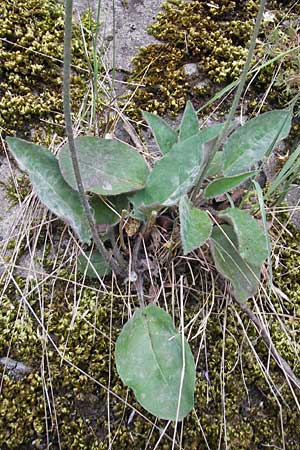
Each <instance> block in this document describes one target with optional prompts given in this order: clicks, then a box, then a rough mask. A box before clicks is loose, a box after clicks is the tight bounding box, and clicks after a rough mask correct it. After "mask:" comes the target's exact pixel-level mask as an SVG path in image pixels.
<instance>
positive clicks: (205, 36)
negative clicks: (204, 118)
mask: <svg viewBox="0 0 300 450" xmlns="http://www.w3.org/2000/svg"><path fill="white" fill-rule="evenodd" d="M292 5H293V6H294V2H292V1H290V2H286V1H284V2H283V1H282V2H281V1H272V2H269V3H268V11H271V12H272V13H273V14H274V23H271V24H270V23H269V22H267V21H266V22H264V24H263V27H262V31H261V36H260V40H259V41H258V45H257V48H256V56H255V58H254V60H253V63H259V62H260V61H261V58H262V57H263V56H264V55H266V54H269V55H270V57H272V56H274V54H275V53H276V54H278V53H280V52H281V51H283V50H285V49H286V46H292V45H295V40H297V39H298V30H297V27H296V26H294V27H293V25H291V26H290V27H289V29H285V28H284V26H283V28H277V35H278V34H279V36H280V39H276V36H277V35H276V36H274V34H275V33H276V31H275V32H274V31H272V30H273V29H274V28H275V24H278V23H279V22H280V21H283V20H286V18H287V17H286V16H285V14H286V13H287V12H289V15H288V17H289V18H290V20H291V21H293V20H297V17H298V16H299V12H300V7H299V6H294V7H293V9H292V11H290V10H289V8H290V7H291V6H292ZM162 6H163V12H161V13H159V14H158V16H157V18H156V21H155V23H154V24H153V25H152V26H151V27H150V29H149V33H150V34H152V35H153V36H154V37H155V38H157V39H158V40H160V41H161V42H162V43H161V44H160V43H159V44H152V45H149V46H147V47H144V48H142V49H141V50H140V51H139V52H138V54H137V55H136V56H135V58H134V59H133V63H134V70H133V73H132V75H131V77H130V80H131V81H135V82H136V83H140V84H141V85H142V87H140V88H139V89H137V90H136V92H135V94H134V96H133V101H132V103H131V105H130V107H129V109H128V113H129V114H132V115H133V116H137V112H136V111H137V110H138V109H142V110H148V111H156V112H157V113H158V114H166V113H168V114H171V115H176V114H177V113H178V112H179V111H180V110H182V109H183V106H184V104H185V102H186V100H187V99H188V98H189V99H192V101H193V104H194V105H195V107H196V108H197V107H198V106H199V107H200V106H202V105H203V104H204V103H205V101H206V100H207V99H208V98H209V97H210V96H212V95H213V93H214V92H215V91H217V90H220V89H221V88H222V87H223V86H224V84H225V83H226V84H227V83H228V82H230V81H233V80H235V79H237V78H238V76H239V74H240V71H241V69H242V67H243V65H244V62H245V58H246V54H247V48H248V44H249V39H250V36H251V32H252V28H253V22H254V18H255V17H256V14H257V10H258V1H257V0H253V1H247V2H238V1H230V0H226V1H224V0H216V1H214V2H206V1H203V0H193V1H191V2H185V1H183V0H178V1H176V2H174V1H169V2H165V3H164V4H163V5H162ZM291 28H293V29H294V34H293V36H291V31H290V29H291ZM190 62H195V63H197V64H198V68H199V75H198V76H197V78H198V80H194V82H192V83H190V82H189V80H188V79H187V77H186V75H185V73H184V65H185V64H186V63H190ZM278 64H279V62H278V63H274V64H273V65H271V66H269V67H268V68H267V69H265V70H264V71H262V72H261V73H260V75H259V77H257V78H256V80H255V86H253V85H252V87H251V89H252V90H251V92H252V93H251V92H250V95H249V96H248V99H247V107H248V110H247V112H248V113H249V111H252V110H253V109H255V107H256V106H257V102H258V99H259V98H260V97H261V95H262V93H264V92H265V91H266V89H267V87H268V86H269V85H270V83H271V80H272V77H273V74H274V71H275V70H276V68H277V65H278ZM298 68H299V61H298V54H296V53H294V54H293V56H290V57H288V58H286V59H285V60H284V63H283V65H282V67H281V70H280V72H279V75H278V78H277V81H276V83H275V86H274V89H273V90H272V92H271V94H270V95H269V97H268V100H269V101H270V102H276V104H277V107H278V105H283V104H284V103H285V102H286V101H287V100H288V99H290V98H291V95H293V94H295V92H296V90H297V87H298V82H299V77H298V75H297V74H298ZM203 80H206V81H205V83H202V82H201V81H203ZM289 80H290V81H289ZM207 81H208V82H207ZM284 84H285V88H283V85H284Z"/></svg>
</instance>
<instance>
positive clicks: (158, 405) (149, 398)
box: [116, 304, 196, 420]
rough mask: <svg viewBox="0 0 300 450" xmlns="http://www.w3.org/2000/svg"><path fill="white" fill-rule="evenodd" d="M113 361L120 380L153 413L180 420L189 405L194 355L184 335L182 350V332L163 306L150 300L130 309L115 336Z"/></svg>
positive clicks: (191, 404)
mask: <svg viewBox="0 0 300 450" xmlns="http://www.w3.org/2000/svg"><path fill="white" fill-rule="evenodd" d="M183 359H184V360H185V367H184V368H183ZM116 365H117V370H118V373H119V375H120V377H121V379H122V381H123V383H124V384H126V385H127V386H129V387H130V388H132V389H133V391H134V393H135V396H136V398H137V400H138V401H139V403H140V404H141V405H142V406H143V407H144V408H145V409H146V410H147V411H149V412H150V413H152V414H154V415H155V416H157V417H159V418H161V419H166V420H176V418H178V420H182V419H183V418H184V417H185V416H186V415H187V414H188V413H189V412H190V411H191V409H192V408H193V406H194V388H195V378H196V372H195V362H194V358H193V355H192V352H191V350H190V347H189V345H188V343H187V341H186V340H185V339H184V352H183V351H182V336H181V334H179V333H178V331H177V330H176V328H174V325H173V322H172V318H171V317H170V316H169V314H167V313H166V312H165V311H164V310H163V309H161V308H158V307H157V306H155V305H153V304H152V305H149V306H147V307H146V308H143V309H138V310H137V311H136V312H135V313H134V316H133V317H132V319H130V320H129V321H128V322H127V323H126V324H125V326H124V328H123V330H122V332H121V334H120V336H119V337H118V339H117V342H116ZM182 375H183V377H182ZM182 378H183V382H182ZM181 382H182V389H181V395H180V386H181ZM178 404H179V409H178V417H177V408H178Z"/></svg>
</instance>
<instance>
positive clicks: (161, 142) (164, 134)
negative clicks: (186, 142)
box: [143, 111, 178, 154]
mask: <svg viewBox="0 0 300 450" xmlns="http://www.w3.org/2000/svg"><path fill="white" fill-rule="evenodd" d="M143 117H144V119H145V120H146V122H147V123H148V125H149V127H150V128H151V131H152V133H153V136H154V138H155V140H156V143H157V145H158V146H159V148H160V151H161V152H162V153H163V154H165V153H168V151H169V150H171V148H172V147H173V145H174V144H176V142H177V139H178V136H177V133H176V132H175V131H174V130H173V129H172V128H171V127H170V126H169V125H168V124H167V123H166V122H165V121H164V120H163V119H161V118H160V117H158V116H156V115H155V114H151V113H149V112H146V111H143Z"/></svg>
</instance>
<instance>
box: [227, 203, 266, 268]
mask: <svg viewBox="0 0 300 450" xmlns="http://www.w3.org/2000/svg"><path fill="white" fill-rule="evenodd" d="M219 216H220V217H222V218H223V219H225V220H227V221H228V222H229V223H230V224H231V225H232V226H233V229H234V231H235V234H236V236H237V240H238V250H239V254H240V255H241V257H242V258H243V259H244V260H245V261H246V262H247V263H248V264H250V266H251V267H253V266H255V267H257V268H258V269H259V270H260V268H261V265H262V264H263V262H264V261H265V260H266V258H267V257H268V241H267V237H266V235H265V232H264V230H263V229H262V228H261V227H260V226H259V225H258V223H257V221H256V220H255V219H254V218H253V217H251V216H250V214H249V213H248V212H247V211H242V210H240V209H238V208H228V209H225V210H224V211H222V213H220V214H219Z"/></svg>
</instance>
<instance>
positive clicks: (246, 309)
mask: <svg viewBox="0 0 300 450" xmlns="http://www.w3.org/2000/svg"><path fill="white" fill-rule="evenodd" d="M235 301H236V303H237V304H238V305H239V307H240V308H241V310H242V311H244V313H246V314H247V316H248V317H249V319H250V320H251V321H252V322H253V324H254V325H255V326H256V328H257V329H258V331H259V334H260V336H261V337H262V339H263V341H264V342H265V344H266V346H267V347H268V349H269V350H270V352H271V355H272V356H273V358H274V359H275V361H276V362H277V364H278V365H279V367H280V368H281V369H282V371H283V372H284V373H285V374H286V376H288V378H289V379H290V380H291V381H292V382H293V383H294V385H295V386H296V387H297V388H298V389H300V379H299V378H298V377H297V376H296V375H295V374H294V372H293V369H292V368H291V367H290V366H289V364H288V363H287V362H286V360H285V359H284V358H283V357H282V356H281V355H280V354H279V352H278V350H277V349H276V347H275V346H274V344H273V342H272V340H271V338H270V337H269V335H268V333H267V331H266V328H265V326H264V324H263V323H262V322H261V320H260V319H259V318H258V317H257V315H256V314H254V312H253V311H252V310H251V309H250V308H249V307H248V306H247V305H246V304H244V303H239V302H238V301H237V300H235Z"/></svg>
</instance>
